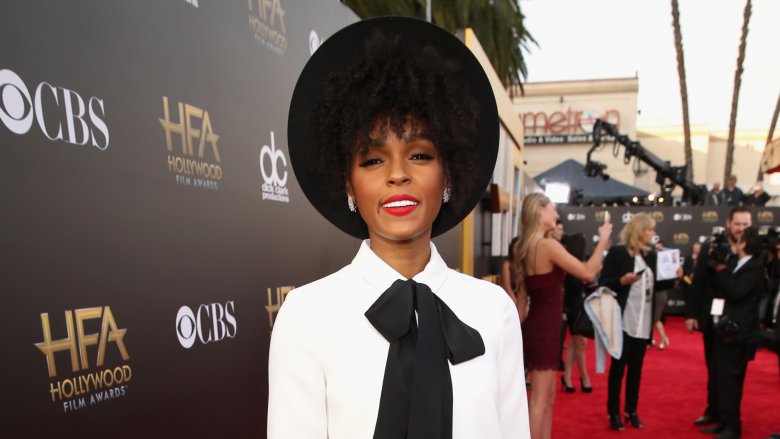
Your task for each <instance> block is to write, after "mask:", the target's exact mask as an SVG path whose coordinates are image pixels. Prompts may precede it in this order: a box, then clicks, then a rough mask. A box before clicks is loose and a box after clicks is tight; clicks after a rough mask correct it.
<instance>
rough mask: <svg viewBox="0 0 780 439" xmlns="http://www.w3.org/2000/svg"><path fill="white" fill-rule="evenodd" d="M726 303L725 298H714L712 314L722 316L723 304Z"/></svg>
mask: <svg viewBox="0 0 780 439" xmlns="http://www.w3.org/2000/svg"><path fill="white" fill-rule="evenodd" d="M725 304H726V301H725V300H723V299H712V310H711V311H710V314H712V315H714V316H722V315H723V305H725Z"/></svg>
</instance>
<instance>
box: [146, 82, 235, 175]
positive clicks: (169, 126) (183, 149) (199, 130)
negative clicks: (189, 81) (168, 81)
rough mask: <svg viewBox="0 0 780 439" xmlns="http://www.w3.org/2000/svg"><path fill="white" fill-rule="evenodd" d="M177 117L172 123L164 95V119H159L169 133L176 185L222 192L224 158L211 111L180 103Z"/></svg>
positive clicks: (169, 155) (167, 133)
mask: <svg viewBox="0 0 780 439" xmlns="http://www.w3.org/2000/svg"><path fill="white" fill-rule="evenodd" d="M175 116H176V118H175V119H174V120H172V119H171V111H170V108H169V105H168V97H167V96H163V117H164V119H158V120H159V121H160V124H161V125H162V127H163V131H165V144H166V147H167V149H168V171H170V172H172V173H174V174H175V175H176V183H178V184H180V185H183V186H194V187H200V188H204V189H211V190H217V189H219V181H220V180H222V167H221V166H220V165H219V163H221V162H222V157H221V156H220V154H219V148H218V147H217V142H218V141H219V135H217V134H216V133H215V132H214V128H213V127H212V125H211V117H209V113H208V111H205V110H203V109H200V108H198V107H196V106H194V105H190V104H185V103H183V102H179V103H178V113H177V114H175ZM175 120H178V122H176V121H175ZM174 135H177V136H178V137H179V140H180V142H179V145H180V148H178V150H177V148H174V146H173V136H174ZM195 140H197V143H195V142H194V141H195ZM206 144H208V146H209V148H208V149H207V148H206ZM196 147H197V149H196ZM207 152H209V154H207Z"/></svg>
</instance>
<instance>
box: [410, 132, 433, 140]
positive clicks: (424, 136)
mask: <svg viewBox="0 0 780 439" xmlns="http://www.w3.org/2000/svg"><path fill="white" fill-rule="evenodd" d="M403 140H404V141H406V142H413V141H415V140H428V141H431V137H430V136H429V135H428V133H426V132H424V131H418V132H415V133H404V135H403Z"/></svg>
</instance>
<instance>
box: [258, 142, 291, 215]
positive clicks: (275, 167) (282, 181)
mask: <svg viewBox="0 0 780 439" xmlns="http://www.w3.org/2000/svg"><path fill="white" fill-rule="evenodd" d="M260 175H261V176H262V177H263V184H262V185H261V187H260V188H261V189H262V192H263V200H271V201H279V202H282V203H289V202H290V193H289V191H288V190H287V158H286V157H285V156H284V152H282V150H281V149H276V140H275V138H274V132H273V131H271V144H270V145H263V146H262V148H260Z"/></svg>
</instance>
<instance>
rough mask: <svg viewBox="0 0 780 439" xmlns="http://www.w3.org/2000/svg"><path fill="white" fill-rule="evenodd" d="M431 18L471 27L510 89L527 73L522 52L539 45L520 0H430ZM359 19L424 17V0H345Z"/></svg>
mask: <svg viewBox="0 0 780 439" xmlns="http://www.w3.org/2000/svg"><path fill="white" fill-rule="evenodd" d="M431 1H432V11H431V16H432V21H433V22H434V23H436V24H438V25H439V26H441V27H443V28H444V29H447V30H449V31H451V32H455V31H457V30H458V29H463V28H466V27H471V28H472V29H474V33H475V34H476V35H477V38H479V42H480V43H481V44H482V48H483V49H485V53H486V54H487V56H488V58H489V59H490V62H491V64H492V65H493V68H494V69H495V70H496V73H498V75H499V77H500V78H501V82H502V83H503V84H504V86H505V87H507V88H508V89H509V90H510V92H511V91H512V90H513V89H514V88H515V87H519V88H520V90H521V92H522V90H523V84H522V81H521V78H522V79H524V78H525V77H526V76H527V73H528V70H527V68H526V65H525V59H524V58H523V53H525V52H527V51H528V48H529V45H530V44H531V43H533V44H536V41H535V40H534V39H533V37H532V36H531V34H530V33H528V30H527V29H526V28H525V26H524V23H523V19H524V18H525V16H524V15H523V14H522V12H521V11H520V5H519V3H518V2H517V0H431ZM342 3H344V4H346V5H347V6H349V8H350V9H352V10H353V11H354V12H355V13H356V14H357V15H358V16H359V17H360V18H369V17H376V16H381V15H403V16H409V17H419V18H424V17H425V3H426V2H425V0H342Z"/></svg>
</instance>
